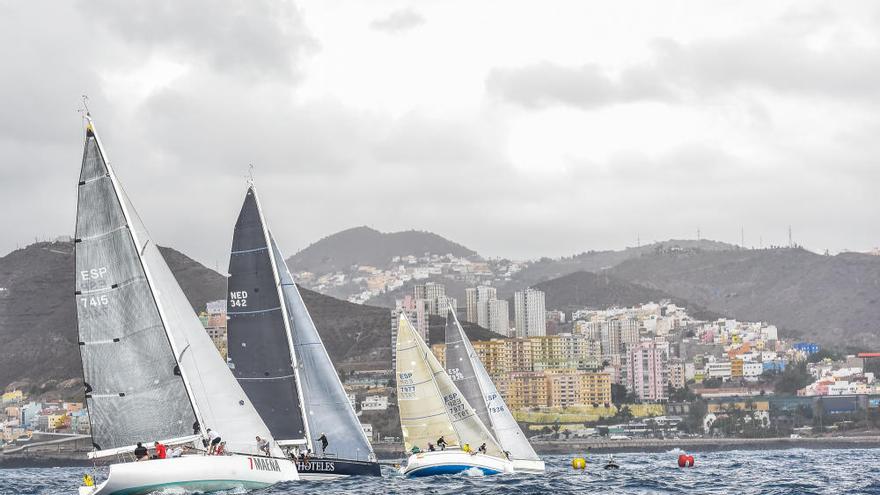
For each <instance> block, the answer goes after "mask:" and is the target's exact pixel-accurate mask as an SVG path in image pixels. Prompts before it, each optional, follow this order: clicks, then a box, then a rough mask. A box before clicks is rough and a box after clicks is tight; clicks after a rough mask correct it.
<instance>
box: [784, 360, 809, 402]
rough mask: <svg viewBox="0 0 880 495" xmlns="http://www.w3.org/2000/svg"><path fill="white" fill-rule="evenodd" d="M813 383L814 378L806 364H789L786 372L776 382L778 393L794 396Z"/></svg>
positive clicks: (801, 362)
mask: <svg viewBox="0 0 880 495" xmlns="http://www.w3.org/2000/svg"><path fill="white" fill-rule="evenodd" d="M812 381H813V377H812V375H810V373H809V371H807V363H806V362H804V361H800V362H797V363H789V364H788V366H786V367H785V371H783V372H782V374H781V375H780V376H779V378H778V379H777V380H776V393H777V394H791V395H794V394H796V393H797V391H798V390H800V389H802V388H804V387H806V386H807V385H809V384H810V383H811V382H812Z"/></svg>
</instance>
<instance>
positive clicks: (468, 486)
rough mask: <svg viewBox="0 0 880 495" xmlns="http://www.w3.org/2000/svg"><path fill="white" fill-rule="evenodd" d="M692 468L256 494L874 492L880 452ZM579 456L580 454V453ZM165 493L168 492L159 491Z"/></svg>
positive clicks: (34, 472)
mask: <svg viewBox="0 0 880 495" xmlns="http://www.w3.org/2000/svg"><path fill="white" fill-rule="evenodd" d="M692 454H693V455H694V457H695V460H696V465H695V466H694V467H693V468H684V469H682V468H679V467H678V464H677V461H678V452H674V451H670V452H668V453H665V454H654V453H652V454H632V453H629V454H615V455H614V459H615V461H617V463H618V464H619V465H620V469H617V470H605V469H603V468H602V466H603V465H604V463H605V461H606V460H607V458H608V456H607V455H598V454H594V455H587V456H586V459H587V468H586V469H585V470H583V471H580V470H578V471H575V470H573V469H572V468H571V459H572V458H573V457H576V455H569V456H547V457H545V461H546V463H547V473H546V474H544V475H542V476H541V475H525V474H523V475H502V476H470V475H468V474H465V473H463V474H460V475H454V476H435V477H427V478H403V477H401V476H400V475H399V474H397V472H396V471H395V470H394V469H392V468H391V467H387V468H383V475H384V476H383V477H382V478H365V477H358V478H350V479H345V480H340V481H330V482H318V481H312V482H296V483H285V484H280V485H276V486H272V487H269V488H265V489H262V490H254V491H251V492H245V491H243V490H239V491H232V492H227V493H229V494H232V493H249V494H252V495H281V494H293V493H317V494H353V495H391V494H406V495H412V494H417V493H430V494H449V495H453V494H455V495H458V494H464V495H469V494H481V493H503V494H531V493H549V494H553V495H564V494H575V493H577V494H582V493H682V494H735V495H747V494H844V493H846V494H849V493H852V494H877V495H880V449H835V450H807V449H792V450H735V451H726V452H705V453H702V452H694V453H692ZM581 455H582V454H581ZM89 472H91V469H90V468H33V469H5V470H4V469H0V494H3V495H7V494H10V495H11V494H16V495H19V494H40V495H50V494H51V495H61V494H75V493H76V489H77V486H79V483H80V481H81V479H82V475H83V474H86V473H89ZM157 493H168V492H157Z"/></svg>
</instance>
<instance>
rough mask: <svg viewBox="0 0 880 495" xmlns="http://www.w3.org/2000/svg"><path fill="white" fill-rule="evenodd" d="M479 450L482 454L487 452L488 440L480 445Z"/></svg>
mask: <svg viewBox="0 0 880 495" xmlns="http://www.w3.org/2000/svg"><path fill="white" fill-rule="evenodd" d="M477 452H479V453H480V454H485V453H486V442H483V445H480V448H478V449H477Z"/></svg>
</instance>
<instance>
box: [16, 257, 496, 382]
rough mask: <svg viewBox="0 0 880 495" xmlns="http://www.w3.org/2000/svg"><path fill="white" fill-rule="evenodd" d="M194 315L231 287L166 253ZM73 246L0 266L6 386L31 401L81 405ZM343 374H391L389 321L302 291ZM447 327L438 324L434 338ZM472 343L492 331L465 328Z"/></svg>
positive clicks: (374, 311) (375, 311)
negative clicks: (16, 387) (37, 397)
mask: <svg viewBox="0 0 880 495" xmlns="http://www.w3.org/2000/svg"><path fill="white" fill-rule="evenodd" d="M160 251H161V252H162V256H164V257H165V260H166V262H167V263H168V265H169V267H170V268H171V271H172V272H173V273H174V276H175V278H177V281H178V283H179V284H180V286H181V288H182V289H183V291H184V293H185V294H186V296H187V298H188V300H189V302H190V304H191V305H192V306H193V309H194V310H196V311H197V312H198V311H203V310H204V308H205V303H207V302H208V301H214V300H218V299H224V298H225V293H226V279H225V278H224V277H223V276H222V275H220V274H219V273H217V272H215V271H213V270H211V269H209V268H207V267H205V266H204V265H202V264H200V263H198V262H196V261H193V260H192V259H190V258H189V257H187V256H186V255H184V254H182V253H180V252H178V251H175V250H174V249H171V248H165V247H162V248H160ZM73 276H74V256H73V243H70V242H54V243H48V242H43V243H37V244H33V245H31V246H28V247H26V248H24V249H19V250H16V251H13V252H11V253H9V254H8V255H6V256H4V257H2V258H0V386H3V385H6V384H9V383H19V384H22V385H23V386H27V387H31V389H30V390H29V392H30V393H32V394H40V393H52V394H55V395H60V396H63V397H77V396H78V394H79V393H81V392H80V391H79V390H80V389H79V386H80V383H81V373H82V372H81V367H80V359H79V348H78V346H77V341H78V340H79V339H78V338H77V329H76V307H75V304H76V302H75V298H74V297H73V290H74V289H73V286H74V281H73ZM300 291H301V293H302V297H303V300H304V301H305V303H306V306H308V308H309V311H310V313H311V315H312V318H313V319H314V321H315V325H316V326H317V327H318V330H319V331H320V332H321V337H322V339H323V340H324V343H325V345H326V346H327V350H328V352H329V354H330V357H331V359H332V360H333V362H334V363H335V364H336V366H337V368H345V369H355V368H357V369H388V368H390V366H391V314H390V312H389V310H388V309H386V308H379V307H375V306H367V305H358V304H352V303H349V302H346V301H341V300H338V299H335V298H332V297H329V296H325V295H323V294H319V293H317V292H314V291H311V290H308V289H305V288H302V287H300ZM442 326H443V319H442V318H440V317H432V319H431V335H432V337H433V336H435V334H436V331H437V330H436V328H441V329H442ZM465 330H466V332H467V334H468V335H469V336H471V337H472V338H474V339H479V338H486V337H489V336H491V335H492V334H489V333H488V330H485V329H482V328H480V327H476V326H473V325H467V328H466V329H465Z"/></svg>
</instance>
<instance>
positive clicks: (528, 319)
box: [513, 288, 547, 337]
mask: <svg viewBox="0 0 880 495" xmlns="http://www.w3.org/2000/svg"><path fill="white" fill-rule="evenodd" d="M513 299H514V312H515V315H516V336H517V337H542V336H544V335H547V321H546V320H545V317H546V308H545V306H544V293H543V292H541V291H539V290H535V289H531V288H529V289H526V290H523V291H518V292H516V293H514V297H513Z"/></svg>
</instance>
